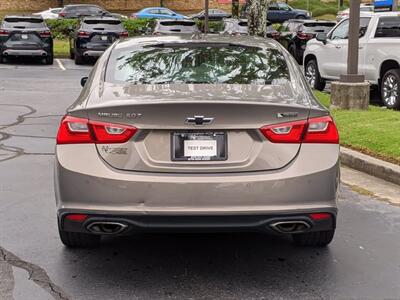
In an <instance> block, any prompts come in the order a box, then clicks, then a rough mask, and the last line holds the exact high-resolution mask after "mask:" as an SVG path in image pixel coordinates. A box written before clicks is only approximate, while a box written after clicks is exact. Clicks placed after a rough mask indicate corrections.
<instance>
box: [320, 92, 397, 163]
mask: <svg viewBox="0 0 400 300" xmlns="http://www.w3.org/2000/svg"><path fill="white" fill-rule="evenodd" d="M315 95H316V97H317V98H318V99H319V101H320V102H321V103H322V104H323V105H325V106H327V107H329V105H330V95H329V94H326V93H321V92H317V91H316V92H315ZM331 112H332V115H333V117H334V118H335V122H336V124H337V127H338V129H339V134H340V144H341V145H343V146H346V147H349V148H352V149H355V150H359V151H361V152H363V153H366V154H369V155H372V156H375V157H377V158H381V159H383V160H386V161H390V162H393V163H396V164H399V165H400V138H399V128H400V111H395V110H389V109H386V108H383V107H377V106H372V105H370V107H369V109H368V110H366V111H361V110H340V109H334V110H332V111H331Z"/></svg>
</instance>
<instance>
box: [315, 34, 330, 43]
mask: <svg viewBox="0 0 400 300" xmlns="http://www.w3.org/2000/svg"><path fill="white" fill-rule="evenodd" d="M315 38H316V39H317V41H320V42H322V43H323V44H324V45H325V44H326V40H327V39H328V36H327V35H326V33H325V32H319V33H317V36H316V37H315Z"/></svg>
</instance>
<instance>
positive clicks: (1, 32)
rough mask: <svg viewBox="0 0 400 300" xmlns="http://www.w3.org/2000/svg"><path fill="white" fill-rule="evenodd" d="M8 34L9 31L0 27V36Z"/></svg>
mask: <svg viewBox="0 0 400 300" xmlns="http://www.w3.org/2000/svg"><path fill="white" fill-rule="evenodd" d="M9 34H10V32H9V31H7V30H2V29H0V36H9Z"/></svg>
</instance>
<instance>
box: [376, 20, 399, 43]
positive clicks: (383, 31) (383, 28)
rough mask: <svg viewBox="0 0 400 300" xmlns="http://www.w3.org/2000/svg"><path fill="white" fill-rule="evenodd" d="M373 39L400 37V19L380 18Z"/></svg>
mask: <svg viewBox="0 0 400 300" xmlns="http://www.w3.org/2000/svg"><path fill="white" fill-rule="evenodd" d="M375 37H376V38H385V37H400V17H382V18H380V19H379V23H378V27H377V29H376V33H375Z"/></svg>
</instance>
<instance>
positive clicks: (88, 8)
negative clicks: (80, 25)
mask: <svg viewBox="0 0 400 300" xmlns="http://www.w3.org/2000/svg"><path fill="white" fill-rule="evenodd" d="M58 16H59V17H60V18H64V19H78V18H81V17H87V16H110V17H111V16H112V15H111V13H110V12H108V11H107V10H105V9H104V8H102V7H100V6H97V5H91V4H71V5H66V6H64V8H63V9H62V10H61V11H60V13H59V14H58Z"/></svg>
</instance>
